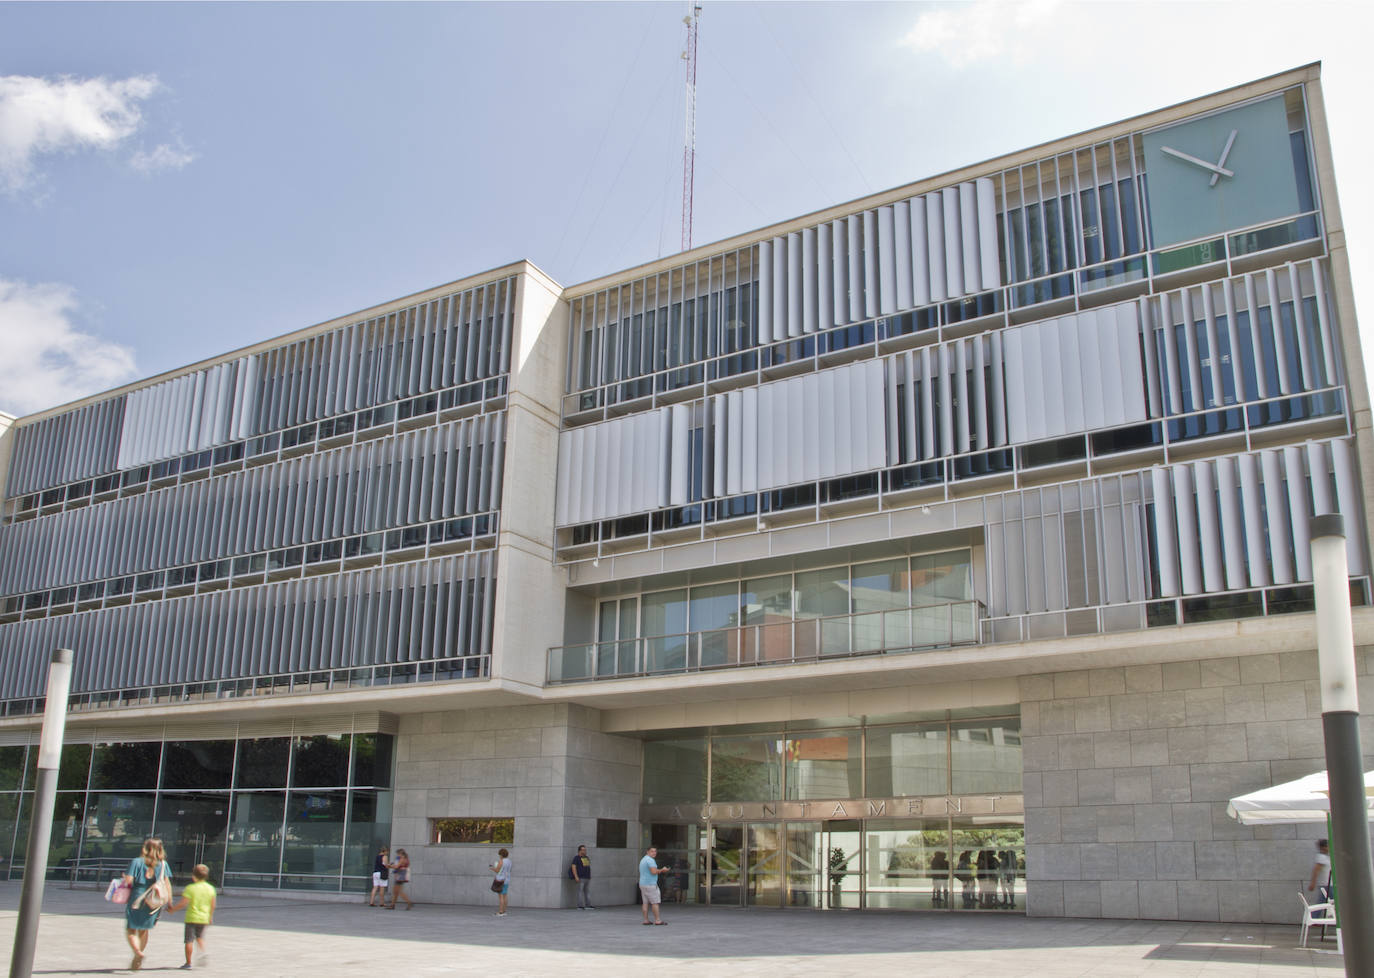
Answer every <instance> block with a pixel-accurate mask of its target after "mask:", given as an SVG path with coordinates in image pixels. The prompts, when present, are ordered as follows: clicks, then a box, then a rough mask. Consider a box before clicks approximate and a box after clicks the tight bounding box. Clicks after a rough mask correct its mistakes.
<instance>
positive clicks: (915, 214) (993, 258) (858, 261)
mask: <svg viewBox="0 0 1374 978" xmlns="http://www.w3.org/2000/svg"><path fill="white" fill-rule="evenodd" d="M759 266H760V275H759V293H760V294H759V300H760V301H759V318H760V323H761V331H760V332H761V334H762V337H763V338H764V340H765V341H767V342H780V341H782V340H785V339H788V338H795V337H797V336H801V335H805V334H809V333H814V332H815V331H816V330H817V329H825V328H827V327H829V326H832V325H845V324H847V323H853V322H859V321H861V320H864V319H873V318H875V317H877V316H890V315H893V314H894V313H897V312H901V311H903V310H906V309H912V308H916V307H918V306H923V305H928V304H929V303H931V302H943V301H945V300H946V299H958V298H962V297H963V296H966V295H977V294H978V293H980V292H987V291H989V290H991V289H995V288H998V287H999V286H1001V284H1002V279H1001V263H1000V261H999V258H998V253H997V210H996V193H995V188H994V186H993V182H992V180H990V179H987V178H984V179H980V180H976V181H970V182H966V183H961V184H958V185H956V186H953V187H945V188H944V189H943V190H937V191H934V192H932V193H929V194H925V195H924V196H921V197H912V198H910V199H908V200H902V201H898V202H897V203H895V204H890V205H885V206H883V207H879V208H877V209H876V210H869V211H862V212H860V213H857V214H851V215H849V216H848V217H844V218H840V219H838V220H835V221H831V222H829V223H827V224H822V225H819V226H818V227H812V228H806V229H804V230H802V231H801V232H792V233H790V234H783V235H778V236H777V237H775V238H773V239H772V240H770V241H765V242H762V243H761V244H760V245H759Z"/></svg>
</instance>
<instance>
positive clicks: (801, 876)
mask: <svg viewBox="0 0 1374 978" xmlns="http://www.w3.org/2000/svg"><path fill="white" fill-rule="evenodd" d="M785 829H786V833H787V840H786V842H787V870H786V871H787V905H788V906H789V907H819V906H822V903H823V901H822V899H821V895H822V893H823V892H824V890H823V888H822V886H821V873H822V868H823V866H824V863H825V853H824V851H823V848H822V845H821V841H822V835H821V823H820V822H787V823H786V824H785Z"/></svg>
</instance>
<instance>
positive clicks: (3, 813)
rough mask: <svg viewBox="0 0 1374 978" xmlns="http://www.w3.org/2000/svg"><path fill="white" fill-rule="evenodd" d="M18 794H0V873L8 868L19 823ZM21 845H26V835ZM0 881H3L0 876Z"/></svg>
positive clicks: (7, 792)
mask: <svg viewBox="0 0 1374 978" xmlns="http://www.w3.org/2000/svg"><path fill="white" fill-rule="evenodd" d="M20 797H21V796H20V794H19V793H18V792H10V791H5V792H0V873H3V872H4V869H3V867H5V866H8V864H9V859H10V854H11V853H12V852H13V851H14V830H15V827H16V826H17V825H18V823H19V799H20ZM22 844H24V845H27V844H28V838H27V835H26V837H25V838H24V839H23V842H22ZM0 879H4V877H3V876H0Z"/></svg>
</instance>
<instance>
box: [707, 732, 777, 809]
mask: <svg viewBox="0 0 1374 978" xmlns="http://www.w3.org/2000/svg"><path fill="white" fill-rule="evenodd" d="M781 750H782V740H781V739H780V738H779V737H778V736H777V735H775V734H765V735H756V736H752V737H720V738H717V739H716V740H714V741H713V742H712V745H711V800H712V801H713V802H729V801H776V800H778V799H779V798H780V797H781V796H782V757H781Z"/></svg>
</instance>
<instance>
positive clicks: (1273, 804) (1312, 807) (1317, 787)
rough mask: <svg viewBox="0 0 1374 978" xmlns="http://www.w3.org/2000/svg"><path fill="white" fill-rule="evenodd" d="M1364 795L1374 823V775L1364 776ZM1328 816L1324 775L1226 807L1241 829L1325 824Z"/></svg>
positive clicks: (1279, 786)
mask: <svg viewBox="0 0 1374 978" xmlns="http://www.w3.org/2000/svg"><path fill="white" fill-rule="evenodd" d="M1364 793H1365V797H1366V802H1367V807H1368V809H1369V814H1370V818H1371V819H1374V771H1369V772H1367V773H1366V774H1365V776H1364ZM1330 812H1331V799H1330V797H1328V795H1327V788H1326V772H1325V771H1318V772H1317V773H1316V774H1309V775H1308V776H1307V777H1305V778H1298V780H1296V781H1289V782H1288V783H1287V784H1276V785H1274V786H1273V787H1272V788H1261V789H1260V790H1259V791H1252V792H1250V794H1248V795H1241V796H1240V797H1239V798H1232V799H1231V801H1230V804H1228V805H1227V806H1226V814H1227V815H1230V816H1231V817H1232V818H1234V819H1236V820H1237V821H1239V822H1240V823H1241V824H1242V825H1293V824H1295V823H1299V822H1325V821H1326V817H1327V815H1329V814H1330Z"/></svg>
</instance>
